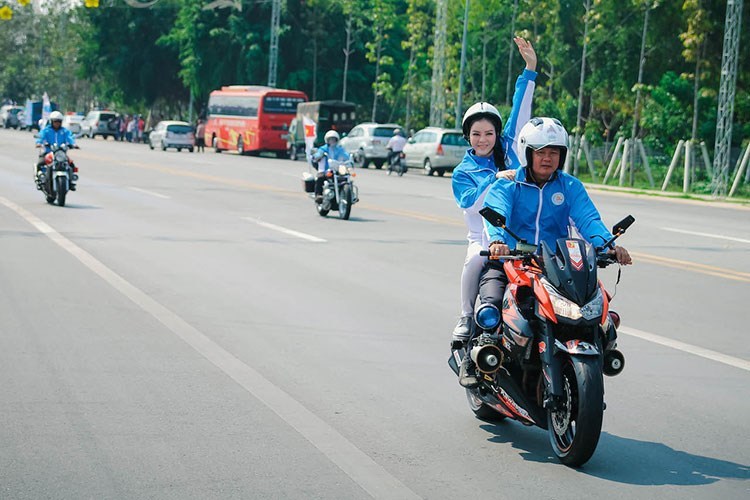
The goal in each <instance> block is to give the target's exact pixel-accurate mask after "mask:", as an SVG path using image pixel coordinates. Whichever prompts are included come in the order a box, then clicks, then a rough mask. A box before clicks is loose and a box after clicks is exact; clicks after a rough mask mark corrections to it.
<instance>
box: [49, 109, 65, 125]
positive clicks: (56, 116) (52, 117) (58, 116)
mask: <svg viewBox="0 0 750 500" xmlns="http://www.w3.org/2000/svg"><path fill="white" fill-rule="evenodd" d="M49 121H50V123H52V122H54V121H63V114H62V113H60V112H59V111H53V112H52V113H50V114H49Z"/></svg>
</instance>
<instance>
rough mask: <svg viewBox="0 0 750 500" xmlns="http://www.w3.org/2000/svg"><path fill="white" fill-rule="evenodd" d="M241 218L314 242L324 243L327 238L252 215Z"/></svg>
mask: <svg viewBox="0 0 750 500" xmlns="http://www.w3.org/2000/svg"><path fill="white" fill-rule="evenodd" d="M243 219H245V220H247V221H250V222H254V223H256V224H258V225H259V226H261V227H265V228H267V229H273V230H274V231H278V232H280V233H284V234H288V235H290V236H296V237H297V238H302V239H303V240H307V241H312V242H315V243H326V242H327V240H324V239H323V238H318V237H317V236H313V235H311V234H307V233H301V232H299V231H295V230H294V229H287V228H285V227H281V226H277V225H276V224H269V223H268V222H263V221H262V220H258V219H253V218H252V217H243Z"/></svg>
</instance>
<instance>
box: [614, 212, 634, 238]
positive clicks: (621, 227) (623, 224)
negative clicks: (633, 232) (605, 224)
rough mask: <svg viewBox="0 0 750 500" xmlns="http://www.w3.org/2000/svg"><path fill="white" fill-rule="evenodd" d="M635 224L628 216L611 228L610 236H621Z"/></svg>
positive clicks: (630, 216) (631, 217)
mask: <svg viewBox="0 0 750 500" xmlns="http://www.w3.org/2000/svg"><path fill="white" fill-rule="evenodd" d="M634 222H635V217H633V216H632V215H628V216H627V217H625V218H624V219H622V220H621V221H620V222H618V223H617V224H615V225H614V226H613V227H612V234H617V235H619V234H622V233H624V232H625V231H626V230H627V229H628V228H629V227H630V226H632V225H633V223H634Z"/></svg>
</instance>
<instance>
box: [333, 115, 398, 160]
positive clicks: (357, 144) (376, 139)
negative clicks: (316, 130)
mask: <svg viewBox="0 0 750 500" xmlns="http://www.w3.org/2000/svg"><path fill="white" fill-rule="evenodd" d="M397 128H400V129H402V130H403V128H402V127H401V126H400V125H396V124H395V123H383V124H380V123H360V124H359V125H357V126H356V127H354V128H353V129H352V130H351V132H349V134H348V135H347V136H346V137H344V138H343V139H341V146H342V147H343V148H344V149H346V151H347V153H349V154H351V155H352V159H353V160H354V163H355V165H357V166H358V167H367V166H368V165H369V164H370V163H373V164H375V168H383V163H385V161H386V160H387V159H388V150H387V149H386V145H387V144H388V141H389V140H390V138H391V137H393V131H394V130H396V129H397Z"/></svg>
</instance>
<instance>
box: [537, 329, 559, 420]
mask: <svg viewBox="0 0 750 500" xmlns="http://www.w3.org/2000/svg"><path fill="white" fill-rule="evenodd" d="M540 337H541V342H540V343H539V357H540V358H541V360H542V373H543V375H544V380H545V386H546V389H547V390H546V391H545V395H544V404H543V406H544V408H550V409H552V410H554V409H556V408H557V405H558V404H559V403H560V401H561V400H562V398H563V396H564V387H563V377H562V365H561V362H560V358H559V357H558V356H555V336H554V334H553V332H552V325H550V324H549V323H547V322H546V321H545V322H544V323H543V325H542V330H541V334H540Z"/></svg>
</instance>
